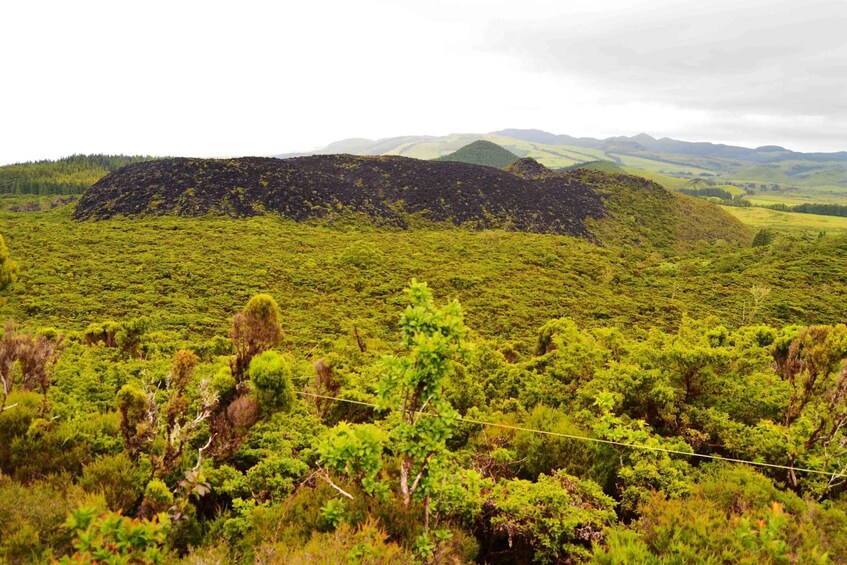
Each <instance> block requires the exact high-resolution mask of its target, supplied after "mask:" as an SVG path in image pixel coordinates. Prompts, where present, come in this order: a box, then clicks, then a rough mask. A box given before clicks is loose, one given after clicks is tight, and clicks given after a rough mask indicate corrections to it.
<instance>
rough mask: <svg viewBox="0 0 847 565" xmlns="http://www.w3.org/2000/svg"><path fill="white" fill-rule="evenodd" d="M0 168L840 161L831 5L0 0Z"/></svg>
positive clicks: (845, 85) (837, 42) (841, 47)
mask: <svg viewBox="0 0 847 565" xmlns="http://www.w3.org/2000/svg"><path fill="white" fill-rule="evenodd" d="M0 20H2V22H3V26H2V27H3V30H2V33H0V63H2V64H0V73H2V75H0V76H2V82H0V163H10V162H16V161H26V160H37V159H43V158H57V157H61V156H65V155H69V154H72V153H124V154H150V155H191V156H232V155H268V154H275V153H283V152H288V151H296V150H306V149H310V148H315V147H318V146H323V145H326V144H327V143H329V142H331V141H335V140H338V139H343V138H347V137H368V138H380V137H390V136H397V135H418V134H430V135H444V134H448V133H454V132H462V133H465V132H475V133H483V132H489V131H494V130H498V129H502V128H538V129H544V130H547V131H550V132H553V133H564V134H569V135H576V136H593V137H608V136H613V135H633V134H636V133H639V132H646V133H649V134H651V135H653V136H656V137H661V136H669V137H675V138H678V139H687V140H693V141H698V140H706V141H715V142H724V143H734V144H740V145H748V146H758V145H764V144H778V145H784V146H786V147H789V148H792V149H797V150H815V151H838V150H847V32H845V30H847V1H845V0H826V1H817V0H804V1H803V2H799V1H797V0H792V1H781V0H780V1H745V0H736V1H725V0H697V1H687V0H682V1H681V0H674V1H670V0H647V1H640V0H567V1H565V0H551V1H537V0H521V1H520V2H518V1H514V2H505V1H496V0H494V1H491V0H486V1H483V0H464V1H446V0H443V1H440V0H427V1H420V2H418V1H415V2H404V1H401V0H384V1H383V0H356V1H350V0H346V1H337V2H334V1H333V2H323V1H314V0H312V1H302V2H285V1H275V2H251V1H249V0H241V1H239V2H227V3H222V2H214V1H204V2H193V1H180V0H169V1H159V0H146V1H144V2H116V1H114V0H111V1H104V2H93V1H88V0H77V1H74V2H68V1H61V2H45V1H39V0H26V1H18V2H14V1H10V2H4V3H3V7H2V8H0Z"/></svg>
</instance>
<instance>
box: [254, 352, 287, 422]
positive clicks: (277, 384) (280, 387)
mask: <svg viewBox="0 0 847 565" xmlns="http://www.w3.org/2000/svg"><path fill="white" fill-rule="evenodd" d="M250 382H251V383H252V385H253V388H254V389H255V391H256V398H257V399H258V401H259V406H260V407H261V408H262V410H264V411H267V412H269V413H270V412H275V411H278V410H288V409H290V408H291V404H292V403H293V402H294V386H293V385H292V384H291V364H290V362H289V361H288V360H287V359H285V357H283V356H282V355H280V354H279V353H276V352H275V351H265V352H264V353H262V354H260V355H257V356H256V357H253V359H252V360H251V361H250Z"/></svg>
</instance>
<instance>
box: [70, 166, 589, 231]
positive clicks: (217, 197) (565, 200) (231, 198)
mask: <svg viewBox="0 0 847 565" xmlns="http://www.w3.org/2000/svg"><path fill="white" fill-rule="evenodd" d="M603 199H604V196H603V195H601V193H600V192H599V191H597V190H594V189H593V188H591V187H589V186H588V185H587V184H586V183H585V182H583V181H582V180H581V179H580V178H579V176H568V175H557V176H555V177H549V178H533V179H529V178H522V177H521V176H517V175H514V174H511V173H508V172H505V171H501V170H498V169H494V168H491V167H483V166H478V165H471V164H466V163H455V162H440V161H422V160H418V159H410V158H406V157H396V156H383V157H362V156H352V155H316V156H310V157H296V158H292V159H276V158H262V157H245V158H240V159H186V158H180V159H163V160H158V161H149V162H146V163H138V164H134V165H130V166H128V167H124V168H122V169H120V170H118V171H115V172H113V173H111V174H109V175H108V176H106V177H104V178H103V179H101V180H100V181H99V182H98V183H96V184H95V185H94V186H92V187H91V188H90V189H89V190H88V191H87V192H86V193H85V194H84V195H83V196H82V198H81V199H80V201H79V204H78V205H77V208H76V211H75V217H76V218H77V219H104V218H110V217H112V216H118V215H121V216H136V215H144V214H152V215H163V214H176V215H185V216H197V215H205V214H222V215H229V216H232V217H247V216H255V215H260V214H265V213H277V214H280V215H282V216H284V217H286V218H291V219H293V220H298V221H303V220H308V219H312V218H324V219H332V218H335V217H339V216H343V215H345V214H365V215H367V216H368V217H369V218H371V221H373V222H374V223H376V224H379V225H388V226H397V227H405V226H406V224H407V219H408V214H414V215H419V216H421V217H423V218H424V219H427V220H431V221H436V222H451V223H453V224H456V225H466V226H469V227H473V228H495V227H497V228H505V229H513V230H519V231H532V232H545V233H560V234H569V235H576V236H582V237H591V235H590V232H589V230H588V228H587V226H586V223H585V221H586V220H587V219H589V218H595V219H599V218H602V217H603V216H604V215H605V207H604V205H603Z"/></svg>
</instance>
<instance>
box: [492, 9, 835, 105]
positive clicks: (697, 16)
mask: <svg viewBox="0 0 847 565" xmlns="http://www.w3.org/2000/svg"><path fill="white" fill-rule="evenodd" d="M845 30H847V2H844V0H838V1H812V2H803V3H801V2H796V1H792V2H786V1H778V2H767V3H761V2H759V3H756V4H754V5H751V4H750V3H747V4H743V5H734V4H720V3H715V2H712V3H707V2H702V1H698V2H696V3H695V2H675V3H672V4H667V5H666V6H664V7H663V9H661V10H657V9H654V10H652V11H649V12H648V11H644V12H641V13H638V12H627V13H621V14H618V15H616V16H610V17H608V18H605V19H601V20H596V19H595V20H584V19H581V18H579V17H568V18H561V19H555V18H554V19H551V20H546V21H536V22H526V21H525V22H503V21H500V22H495V23H492V25H491V26H490V27H489V29H488V32H487V36H486V40H485V45H484V47H485V48H487V49H491V50H494V51H498V52H503V53H509V54H512V55H515V56H517V57H518V58H519V59H520V60H521V62H522V63H523V64H524V65H526V66H529V67H532V68H536V69H538V70H543V71H550V70H552V71H554V72H558V73H561V74H563V75H565V76H569V77H580V78H583V79H586V80H588V81H590V82H592V83H594V84H597V85H600V86H601V87H605V90H606V92H607V96H609V97H610V98H613V99H615V100H616V101H618V102H625V101H628V100H641V101H645V100H646V101H654V102H663V103H669V104H674V105H676V106H683V107H689V108H697V109H705V110H712V111H732V112H739V113H759V114H775V115H783V114H785V113H791V114H802V115H824V116H844V115H847V56H845V54H847V33H845Z"/></svg>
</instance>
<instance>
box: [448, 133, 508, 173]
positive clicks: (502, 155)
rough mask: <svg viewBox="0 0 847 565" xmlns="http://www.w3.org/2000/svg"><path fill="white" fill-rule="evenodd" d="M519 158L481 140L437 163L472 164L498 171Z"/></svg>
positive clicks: (494, 144)
mask: <svg viewBox="0 0 847 565" xmlns="http://www.w3.org/2000/svg"><path fill="white" fill-rule="evenodd" d="M518 159H519V157H518V156H517V155H515V154H514V153H512V152H510V151H507V150H506V149H503V148H502V147H500V146H499V145H497V144H496V143H492V142H490V141H485V140H484V139H480V140H479V141H474V142H473V143H470V144H468V145H465V146H464V147H462V148H460V149H458V150H456V151H454V152H453V153H450V154H449V155H442V156H441V157H438V158H437V159H436V160H437V161H454V162H457V163H471V164H473V165H484V166H486V167H494V168H497V169H505V168H506V167H508V166H509V165H511V164H512V163H514V162H515V161H517V160H518Z"/></svg>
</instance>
